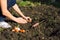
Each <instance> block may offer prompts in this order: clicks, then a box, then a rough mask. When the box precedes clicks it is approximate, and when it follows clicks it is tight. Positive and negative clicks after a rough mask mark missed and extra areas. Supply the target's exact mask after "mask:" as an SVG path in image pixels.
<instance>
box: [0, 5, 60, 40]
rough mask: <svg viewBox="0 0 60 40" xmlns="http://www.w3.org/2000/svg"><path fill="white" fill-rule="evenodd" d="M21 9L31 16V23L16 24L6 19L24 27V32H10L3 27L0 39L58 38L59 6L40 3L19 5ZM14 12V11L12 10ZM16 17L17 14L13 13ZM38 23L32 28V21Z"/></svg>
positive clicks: (59, 32)
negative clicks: (26, 5) (33, 5)
mask: <svg viewBox="0 0 60 40" xmlns="http://www.w3.org/2000/svg"><path fill="white" fill-rule="evenodd" d="M20 9H21V11H22V12H23V13H24V15H26V16H30V17H31V18H32V22H31V23H27V24H24V25H22V24H17V23H15V22H13V21H10V20H7V22H8V23H9V24H11V25H12V27H14V26H19V27H20V28H21V29H25V30H26V32H25V33H16V32H12V31H11V29H12V28H11V29H5V30H3V31H1V32H0V40H60V30H59V29H60V8H56V7H54V6H52V5H49V6H47V5H40V6H36V7H31V6H29V7H20ZM12 13H15V12H12ZM13 15H14V16H16V17H18V15H17V14H13ZM37 22H38V23H39V26H37V27H35V28H33V27H32V25H33V24H34V23H37Z"/></svg>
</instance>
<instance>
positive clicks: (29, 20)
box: [24, 17, 32, 22]
mask: <svg viewBox="0 0 60 40" xmlns="http://www.w3.org/2000/svg"><path fill="white" fill-rule="evenodd" d="M24 19H25V20H26V21H27V22H32V19H31V18H30V17H25V18H24Z"/></svg>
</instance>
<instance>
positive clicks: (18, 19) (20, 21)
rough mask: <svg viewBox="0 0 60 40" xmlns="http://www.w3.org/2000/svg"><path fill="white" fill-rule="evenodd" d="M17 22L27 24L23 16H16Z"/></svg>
mask: <svg viewBox="0 0 60 40" xmlns="http://www.w3.org/2000/svg"><path fill="white" fill-rule="evenodd" d="M15 22H17V23H20V24H26V23H27V21H26V20H25V19H23V18H21V17H19V18H16V19H15Z"/></svg>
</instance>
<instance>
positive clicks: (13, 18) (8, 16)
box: [3, 10, 16, 21]
mask: <svg viewBox="0 0 60 40" xmlns="http://www.w3.org/2000/svg"><path fill="white" fill-rule="evenodd" d="M3 15H4V16H6V17H7V18H9V19H11V20H13V21H15V19H16V17H14V16H13V15H12V14H11V13H10V12H9V11H8V10H7V11H4V12H3Z"/></svg>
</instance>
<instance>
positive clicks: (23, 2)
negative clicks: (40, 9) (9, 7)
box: [17, 1, 41, 6]
mask: <svg viewBox="0 0 60 40" xmlns="http://www.w3.org/2000/svg"><path fill="white" fill-rule="evenodd" d="M17 4H18V5H19V6H37V5H41V3H38V2H30V1H21V2H17Z"/></svg>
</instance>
